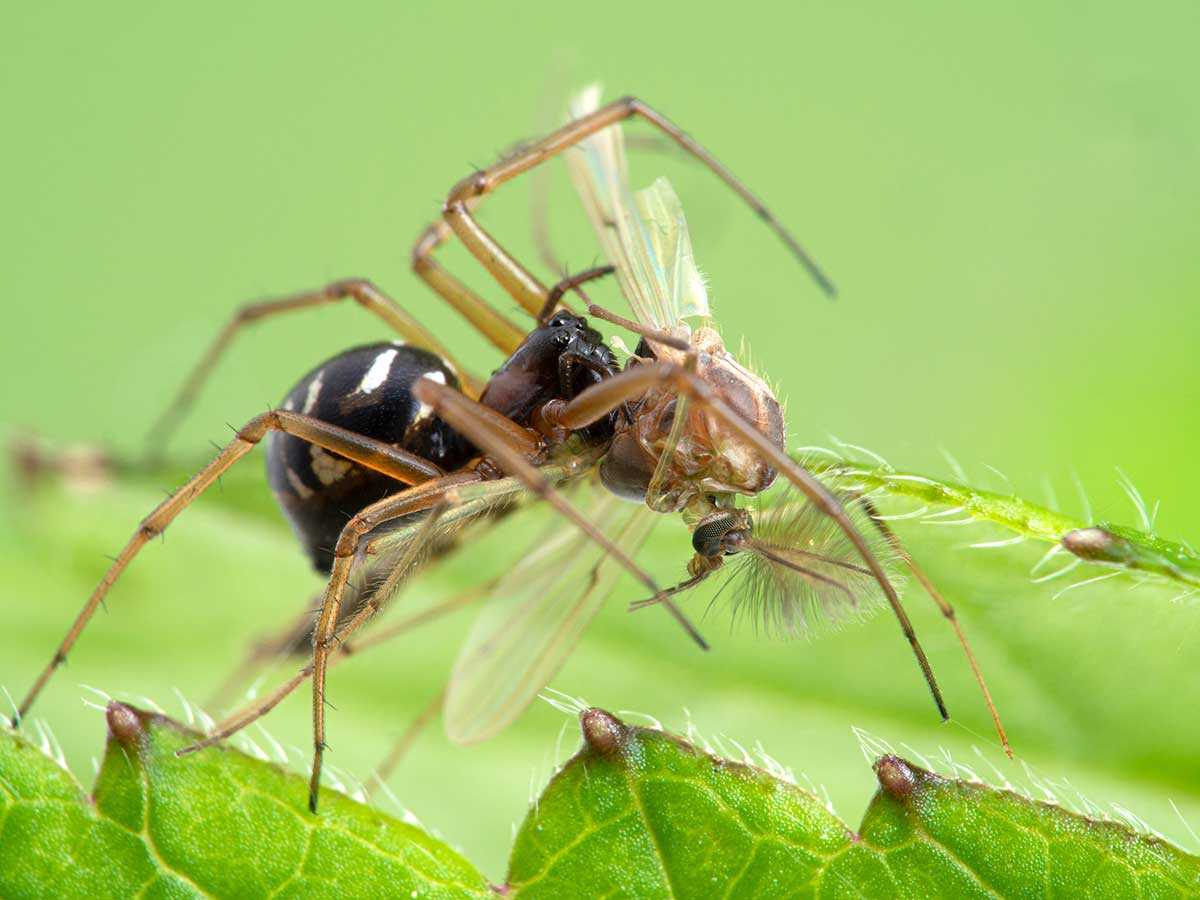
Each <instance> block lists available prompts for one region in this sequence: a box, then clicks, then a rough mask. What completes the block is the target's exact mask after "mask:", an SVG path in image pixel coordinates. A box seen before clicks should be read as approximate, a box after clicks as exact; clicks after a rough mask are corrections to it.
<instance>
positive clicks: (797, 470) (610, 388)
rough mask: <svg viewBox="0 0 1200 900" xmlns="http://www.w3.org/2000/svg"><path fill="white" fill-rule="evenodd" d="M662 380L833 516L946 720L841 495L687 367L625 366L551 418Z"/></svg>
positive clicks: (592, 409)
mask: <svg viewBox="0 0 1200 900" xmlns="http://www.w3.org/2000/svg"><path fill="white" fill-rule="evenodd" d="M663 384H669V385H671V386H673V387H674V388H675V389H676V390H677V391H679V392H680V393H681V394H687V395H690V396H691V398H692V400H693V402H696V403H698V404H700V405H701V406H703V407H704V408H705V410H707V412H708V413H709V414H710V415H712V416H714V417H716V418H717V419H719V420H720V421H721V423H722V424H723V425H725V426H726V427H727V428H729V429H730V430H731V431H734V432H736V433H737V434H738V436H739V437H741V438H742V439H743V440H745V441H746V443H747V444H750V445H751V446H753V447H754V448H755V449H756V450H757V451H758V452H759V453H760V454H761V455H762V457H763V458H764V459H766V460H767V461H769V462H770V463H771V465H772V466H774V468H775V469H776V470H777V471H779V472H780V473H781V474H782V475H783V476H784V477H785V478H786V479H787V480H788V481H790V482H791V483H792V484H793V485H794V486H795V487H797V488H798V489H799V490H800V491H801V493H803V494H804V495H805V496H806V497H807V498H808V499H809V501H810V502H811V503H812V504H813V506H814V507H816V508H817V509H819V510H820V511H821V512H823V513H824V514H825V515H827V516H829V518H831V519H832V520H833V521H834V523H835V524H836V525H837V526H838V528H839V529H841V531H842V532H843V533H844V534H845V535H846V537H847V539H848V540H849V541H850V543H851V544H853V545H854V548H855V549H856V550H857V551H858V554H859V556H861V557H862V560H863V562H864V563H866V566H867V568H868V569H870V570H871V574H872V576H874V578H875V580H876V581H877V582H878V583H879V586H880V588H882V589H883V592H884V594H885V595H886V596H887V598H888V602H889V603H890V604H891V607H892V612H893V613H895V615H896V619H897V621H898V622H899V623H900V628H901V630H902V631H903V632H904V636H905V638H906V639H907V640H908V643H909V646H910V647H911V648H912V651H913V655H914V656H915V657H916V659H917V663H918V665H919V666H920V668H921V674H922V675H923V676H924V678H925V683H926V684H927V685H928V686H929V692H930V693H931V694H932V695H933V700H934V703H935V704H936V705H937V708H938V713H939V714H940V715H941V717H942V720H943V721H948V720H949V718H950V714H949V713H948V712H947V710H946V703H945V701H944V700H943V699H942V692H941V689H940V688H939V687H938V683H937V679H936V678H935V677H934V675H933V669H932V667H931V666H930V665H929V660H928V658H927V657H926V656H925V651H924V650H923V649H922V648H921V644H920V642H919V641H918V640H917V636H916V632H915V631H914V630H913V627H912V622H911V621H909V618H908V614H907V613H906V612H905V611H904V606H903V605H902V604H901V602H900V595H899V594H897V593H896V588H895V586H894V585H892V583H891V581H890V579H888V577H887V573H886V572H884V570H883V567H882V565H880V563H879V560H878V559H877V558H876V557H875V554H874V553H873V552H872V551H871V548H870V546H869V545H868V544H867V542H866V540H865V539H864V538H863V536H862V534H860V533H859V531H858V529H857V528H856V527H855V525H854V522H853V521H852V520H851V519H850V516H849V515H848V514H847V513H846V510H845V509H844V508H843V507H842V505H841V503H840V502H838V499H837V498H836V497H835V496H834V495H833V494H832V493H830V491H829V489H828V488H826V487H825V485H824V484H822V483H821V482H820V481H819V480H818V479H817V478H816V477H815V476H814V475H813V474H812V473H811V472H809V471H808V470H807V469H805V468H804V467H803V466H801V465H800V464H799V463H797V462H796V461H795V460H793V459H792V458H791V457H790V456H788V455H787V454H786V453H785V452H784V451H783V450H781V449H780V448H779V447H777V446H775V445H774V444H773V443H771V441H769V440H768V439H767V438H766V437H764V436H763V435H762V434H760V433H759V432H758V431H757V430H756V429H754V428H753V427H751V426H750V424H749V423H748V422H746V421H745V420H744V419H742V417H741V416H739V415H738V414H737V413H736V412H735V411H734V410H733V409H732V408H731V407H730V406H729V405H728V404H727V403H726V402H725V401H724V400H722V399H721V397H720V396H718V394H717V393H716V391H715V390H714V389H713V388H712V387H711V386H710V385H708V384H707V383H705V382H704V381H703V380H702V379H700V378H699V377H698V376H697V375H695V374H694V373H693V372H690V371H689V370H688V369H687V368H686V367H684V366H681V365H677V364H675V363H670V362H655V363H647V364H644V365H639V366H634V367H632V368H628V369H626V370H625V371H624V372H621V373H620V374H618V375H614V376H613V377H612V378H606V379H605V380H603V381H600V382H598V383H596V384H594V385H592V386H591V387H589V388H587V389H586V390H584V391H583V392H582V393H580V394H579V396H577V397H576V398H575V399H574V400H572V401H570V402H569V403H567V404H565V405H563V406H562V407H559V408H557V409H554V410H552V411H550V412H549V414H548V418H549V419H550V420H551V421H552V422H553V423H554V424H556V425H560V426H562V427H563V428H567V429H570V430H575V429H577V428H582V427H584V426H585V425H588V424H590V423H592V422H594V421H596V420H597V419H599V418H600V417H601V416H604V415H606V414H608V413H609V412H611V411H612V410H613V409H616V408H617V407H618V406H620V405H621V404H622V403H625V402H628V401H629V400H631V399H633V398H636V397H640V396H642V395H643V394H645V393H646V392H647V391H649V390H650V389H652V388H655V387H661V386H662V385H663Z"/></svg>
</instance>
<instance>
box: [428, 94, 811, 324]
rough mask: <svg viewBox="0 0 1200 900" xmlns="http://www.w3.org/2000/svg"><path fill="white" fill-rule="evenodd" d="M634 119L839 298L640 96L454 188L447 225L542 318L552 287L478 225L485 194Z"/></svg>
mask: <svg viewBox="0 0 1200 900" xmlns="http://www.w3.org/2000/svg"><path fill="white" fill-rule="evenodd" d="M634 116H637V117H640V118H642V119H645V120H646V121H647V122H649V123H650V124H651V125H653V126H654V127H655V128H658V129H659V130H660V131H662V132H663V133H665V134H666V135H667V136H668V137H670V138H671V139H672V140H673V141H675V143H677V144H678V145H679V146H680V147H682V148H683V149H684V150H685V151H687V152H688V153H689V154H691V155H692V156H694V157H695V158H697V159H698V160H699V161H700V162H702V163H703V164H704V165H705V166H707V167H708V168H709V169H710V170H711V171H712V172H713V173H714V174H715V175H716V176H717V177H718V178H720V179H721V180H722V181H723V182H725V184H726V185H728V186H729V187H730V188H731V189H732V190H733V191H734V192H735V193H736V194H737V195H738V196H739V197H741V198H742V200H744V201H745V202H746V203H747V204H748V205H749V206H750V208H751V209H753V210H754V212H755V213H757V215H758V216H759V218H761V219H762V220H763V221H764V222H766V223H767V225H768V226H769V227H770V228H771V229H772V230H773V231H774V232H775V233H776V235H778V237H779V238H780V239H781V240H782V241H783V242H784V243H785V244H786V245H787V247H788V249H790V250H791V251H792V253H793V254H794V255H795V256H796V258H797V259H798V260H799V261H800V262H801V263H802V264H803V265H804V266H805V268H806V269H808V271H809V273H810V274H811V275H812V277H813V278H814V279H815V280H816V281H817V283H818V284H820V286H821V287H822V289H823V290H825V291H826V292H827V293H829V294H831V295H832V294H833V293H834V289H833V285H832V283H831V282H830V281H829V279H828V278H827V277H826V276H825V274H824V273H823V272H822V271H821V270H820V268H818V267H817V265H816V263H815V262H814V261H813V259H812V258H811V257H810V256H809V255H808V253H807V252H806V251H805V250H804V248H803V247H802V246H801V245H800V243H799V242H798V241H797V240H796V239H795V238H794V237H793V236H792V235H791V233H790V232H788V231H787V230H786V229H785V228H784V227H783V225H782V224H781V223H780V222H779V220H778V219H776V218H775V215H774V214H773V213H772V212H771V211H770V210H769V209H768V208H767V207H766V205H765V204H764V203H763V202H762V201H761V200H760V199H759V198H758V196H757V195H755V194H754V193H753V192H752V191H751V190H750V189H749V188H747V187H746V186H745V185H744V184H743V183H742V182H741V181H740V180H739V179H738V178H737V177H736V176H734V174H733V173H732V172H731V171H730V170H729V169H727V168H725V166H723V165H722V164H721V163H720V162H719V161H718V160H717V159H716V157H714V156H713V155H712V154H711V153H709V152H708V151H707V150H705V149H704V147H703V146H701V145H700V144H699V143H697V142H696V141H694V140H693V139H692V138H690V137H688V135H687V134H686V133H685V132H684V131H682V130H681V129H680V128H678V127H677V126H676V125H674V124H673V123H672V122H671V121H670V120H669V119H667V118H666V117H665V116H663V115H662V114H661V113H659V112H657V111H656V110H654V109H653V108H651V107H650V106H647V105H646V104H645V103H643V102H642V101H641V100H638V99H637V98H636V97H623V98H621V99H620V100H616V101H614V102H612V103H609V104H608V105H607V106H602V107H601V108H600V109H597V110H595V111H594V112H591V113H588V114H587V115H585V116H581V117H579V118H578V119H574V120H572V121H570V122H568V123H567V124H566V125H564V126H562V127H561V128H559V129H558V130H556V131H554V132H551V133H550V134H549V135H547V136H546V137H544V138H542V139H541V140H540V141H536V142H534V143H532V144H529V145H528V146H525V147H522V148H521V149H520V150H518V151H517V152H515V153H513V154H512V155H510V156H508V157H506V158H505V159H502V160H500V161H499V162H497V163H496V164H495V165H492V166H490V167H488V168H487V169H484V170H483V171H480V172H476V173H474V174H473V175H469V176H467V177H466V178H464V179H462V180H461V181H460V182H458V184H456V185H455V186H454V187H452V188H451V189H450V193H449V194H448V195H447V197H446V203H445V205H444V206H443V208H442V217H443V220H444V223H445V224H447V225H449V227H450V229H452V230H453V231H454V233H455V234H457V235H458V236H459V238H460V239H461V240H462V242H463V243H464V244H465V245H466V247H467V249H468V250H470V251H471V253H472V254H473V255H474V256H475V258H476V259H478V260H479V261H480V263H482V264H483V266H484V267H485V268H486V269H487V270H488V271H489V272H491V273H492V276H493V277H494V278H495V279H496V280H497V281H498V282H499V283H500V285H501V287H503V288H504V289H505V290H506V291H507V292H508V294H509V295H510V296H511V297H512V298H513V299H514V300H516V301H517V302H518V303H519V304H520V305H521V306H522V307H523V308H524V309H525V310H526V311H527V312H528V313H529V314H530V315H534V316H536V315H537V314H538V313H539V312H540V311H541V309H542V307H543V305H544V304H545V302H546V297H547V289H546V286H545V285H543V284H542V283H541V282H540V281H539V280H538V279H537V278H536V277H535V276H534V275H533V274H531V273H530V272H529V271H528V270H527V269H525V267H524V266H522V265H521V264H520V263H519V262H517V260H516V259H514V258H513V257H512V256H511V255H510V254H509V253H508V251H507V250H505V249H504V248H503V247H502V246H501V245H500V244H499V243H498V242H497V241H496V240H495V238H493V237H492V236H491V235H490V234H489V233H488V232H487V231H486V230H485V229H484V228H483V226H481V225H480V224H479V222H478V221H476V219H475V217H474V215H473V211H474V209H475V207H477V206H478V204H479V203H480V202H481V201H482V199H483V197H484V196H485V195H487V194H489V193H491V192H492V191H494V190H495V189H496V188H498V187H499V186H500V185H502V184H504V182H506V181H508V180H510V179H512V178H515V177H516V176H517V175H520V174H521V173H522V172H525V171H528V170H529V169H531V168H533V167H534V166H536V165H538V164H539V163H542V162H544V161H546V160H547V159H550V158H551V157H554V156H557V155H558V154H560V153H562V152H563V151H564V150H566V149H567V148H568V147H572V146H574V145H575V144H578V143H579V142H580V141H583V140H586V139H587V138H588V137H590V136H591V135H593V134H595V133H596V132H598V131H601V130H602V129H605V128H608V127H609V126H611V125H616V124H618V123H620V122H622V121H624V120H625V119H629V118H632V117H634ZM434 228H436V226H434ZM432 231H433V228H431V230H430V232H427V234H430V233H431V232H432ZM447 237H448V235H447V234H445V232H444V231H442V232H439V233H438V234H437V237H436V239H435V240H432V241H430V242H429V243H428V245H427V247H426V248H425V249H424V259H425V263H426V264H431V263H432V260H431V259H429V255H430V254H431V253H432V252H433V250H434V249H435V248H436V247H437V245H438V244H440V243H442V242H444V241H445V240H446V238H447ZM415 258H416V254H415V253H414V262H415ZM426 280H428V279H426ZM435 289H436V288H435ZM439 292H440V291H439ZM452 302H453V301H452Z"/></svg>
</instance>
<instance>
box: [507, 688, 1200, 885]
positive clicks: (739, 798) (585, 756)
mask: <svg viewBox="0 0 1200 900" xmlns="http://www.w3.org/2000/svg"><path fill="white" fill-rule="evenodd" d="M581 722H582V725H583V734H584V746H583V748H582V749H581V750H580V752H579V753H578V754H577V755H576V756H575V757H573V758H572V759H571V760H570V762H568V763H567V764H566V766H564V768H563V769H562V770H561V771H560V772H559V773H558V775H557V776H556V777H555V778H554V779H553V781H551V783H550V785H549V787H548V788H547V789H546V791H545V793H544V794H543V795H542V797H541V798H540V800H539V801H538V802H537V804H536V805H535V806H534V808H533V809H532V810H531V812H530V814H529V816H528V818H527V819H526V820H525V823H524V825H523V826H522V828H521V830H520V832H519V834H518V835H517V840H516V844H515V846H514V849H513V855H512V861H511V865H510V870H509V887H510V890H512V891H513V893H514V896H515V897H517V898H520V900H536V898H555V900H569V898H574V897H579V898H585V897H586V898H591V897H601V896H603V897H615V896H620V897H639V898H652V897H680V898H683V897H724V898H739V900H740V898H751V897H760V898H783V897H796V898H799V897H822V898H826V897H872V898H887V897H897V898H900V897H923V898H932V897H946V898H950V897H955V898H957V897H1003V898H1008V897H1079V896H1091V897H1106V898H1124V897H1128V898H1148V897H1190V896H1197V895H1200V859H1198V858H1196V857H1194V856H1189V855H1188V854H1186V853H1184V852H1183V851H1181V850H1179V849H1178V848H1176V847H1174V846H1173V845H1171V844H1169V843H1167V842H1166V841H1163V840H1161V839H1158V838H1154V837H1147V836H1144V835H1140V834H1137V833H1135V832H1133V831H1131V830H1130V829H1128V828H1127V827H1125V826H1124V825H1121V824H1117V823H1114V822H1102V821H1096V820H1093V819H1088V818H1085V817H1084V816H1080V815H1077V814H1075V813H1072V812H1068V811H1066V810H1064V809H1062V808H1061V807H1057V806H1052V805H1049V804H1045V803H1036V802H1034V801H1032V800H1029V799H1028V798H1026V797H1024V796H1022V795H1019V794H1015V793H1012V792H1010V791H999V790H995V789H992V788H989V787H986V786H984V785H982V784H978V783H974V782H964V781H958V780H952V779H947V778H943V777H941V776H939V775H936V774H934V773H932V772H928V771H925V770H923V769H920V768H918V767H916V766H914V765H912V764H910V763H908V762H906V761H905V760H903V759H900V758H899V757H896V756H890V755H889V756H883V757H880V758H879V759H878V760H877V761H876V763H875V773H876V776H877V779H878V782H879V789H878V791H877V792H876V794H875V797H874V799H873V800H872V801H871V804H870V807H869V808H868V810H867V814H866V817H865V818H864V820H863V823H862V826H861V828H860V830H859V832H858V833H857V834H856V833H854V832H853V831H851V829H850V828H849V827H848V826H846V825H845V824H844V823H842V822H841V821H840V820H838V818H837V817H836V816H835V815H834V814H833V813H832V812H830V811H829V809H827V807H826V805H825V804H824V803H823V802H822V801H821V800H819V799H818V798H817V797H816V796H815V795H813V794H811V793H809V792H808V791H804V790H801V789H800V788H798V787H796V786H795V785H794V784H793V783H791V782H790V781H787V780H783V779H781V778H779V777H776V776H775V775H773V774H771V773H770V772H768V771H766V770H764V769H760V768H756V767H754V766H751V765H748V764H745V763H739V762H730V761H728V760H723V759H718V758H716V757H713V756H710V755H708V754H706V753H704V752H702V751H700V750H699V749H697V748H696V747H694V746H692V745H691V744H688V743H686V742H685V741H683V740H680V739H679V738H676V737H673V736H671V735H668V734H665V733H663V732H661V731H658V730H651V729H645V728H637V727H632V726H629V725H626V724H624V723H623V722H620V721H619V720H617V719H616V718H614V717H613V716H611V715H610V714H608V713H606V712H603V711H602V710H598V709H590V710H587V711H585V712H584V713H582V715H581Z"/></svg>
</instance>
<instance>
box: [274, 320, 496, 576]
mask: <svg viewBox="0 0 1200 900" xmlns="http://www.w3.org/2000/svg"><path fill="white" fill-rule="evenodd" d="M426 376H428V377H431V378H434V379H435V380H438V381H442V382H443V383H444V384H446V385H449V386H450V387H453V388H458V386H459V385H458V379H457V378H455V376H454V373H453V372H452V371H451V370H450V368H449V366H447V365H446V363H445V362H444V361H443V360H442V359H441V358H440V357H439V356H437V355H436V354H434V353H430V352H429V351H427V350H422V349H421V348H419V347H412V346H408V345H405V344H397V343H380V344H368V345H366V346H363V347H355V348H353V349H351V350H347V351H345V352H344V353H339V354H338V355H337V356H335V357H333V358H332V359H329V360H327V361H326V362H324V363H322V364H321V365H319V366H317V367H316V368H315V369H313V370H312V371H311V372H309V373H308V374H307V375H306V376H304V378H302V379H301V380H300V382H299V383H298V384H297V385H296V386H295V387H294V388H292V390H291V391H290V392H288V395H287V396H286V397H285V398H284V401H283V404H282V406H283V408H284V409H288V410H292V411H294V412H300V413H304V414H305V415H309V416H312V417H313V418H315V419H320V420H321V421H322V422H328V423H329V424H331V425H337V426H339V427H341V428H345V429H348V430H350V431H353V432H355V433H356V434H361V435H364V436H366V437H370V438H374V439H376V440H379V441H384V442H386V443H388V444H392V445H393V446H396V447H400V448H402V449H404V450H407V451H409V452H410V453H414V454H416V455H417V456H421V457H423V458H425V459H427V460H429V461H430V462H433V463H435V464H436V465H438V466H440V467H441V468H443V469H446V470H453V469H457V468H459V467H461V466H462V465H463V464H465V463H466V462H467V461H468V460H469V459H470V458H471V457H472V456H473V455H474V453H475V451H474V448H473V447H472V446H471V445H470V444H469V443H468V442H467V441H466V440H465V439H464V438H463V437H462V436H461V435H459V434H458V433H457V432H455V431H454V430H453V429H452V428H450V426H449V425H447V424H446V423H445V422H443V421H442V420H441V419H440V418H438V417H437V416H435V415H433V413H432V410H430V409H429V408H428V407H423V406H422V405H421V404H420V403H418V402H417V400H416V398H414V397H413V395H412V387H413V385H414V384H415V383H416V381H417V380H418V379H419V378H423V377H426ZM266 445H267V447H266V449H267V478H268V480H269V482H270V484H271V490H272V491H273V492H274V494H275V498H276V500H277V501H278V502H279V505H280V508H281V509H282V510H283V513H284V515H285V516H286V517H287V519H288V521H289V522H290V524H291V526H292V529H293V530H294V531H295V532H296V535H297V537H298V538H299V539H300V542H301V544H302V545H303V547H304V549H305V552H306V553H308V555H309V558H310V559H311V560H312V563H313V565H314V566H315V567H316V568H317V570H318V571H319V572H323V573H328V572H329V570H330V567H331V566H332V564H333V548H334V546H335V545H336V544H337V539H338V536H339V535H340V534H341V532H342V528H343V527H345V525H346V522H348V521H349V520H350V518H351V517H352V516H353V515H355V514H356V513H358V512H359V511H360V510H362V509H363V508H364V507H366V506H368V505H370V504H372V503H374V502H375V501H377V500H382V499H383V498H384V497H386V496H388V495H389V494H394V493H396V492H398V491H400V490H403V489H404V485H403V484H402V483H400V482H398V481H396V480H394V479H392V478H389V477H387V476H386V475H382V474H380V473H378V472H375V471H372V470H371V469H368V468H366V467H364V466H360V465H358V464H357V463H354V462H352V461H350V460H348V459H346V458H345V457H344V456H341V455H340V454H337V453H332V452H330V451H327V450H324V449H322V448H321V447H317V446H316V445H314V444H310V443H309V442H308V441H305V440H301V439H300V438H297V437H293V436H292V435H290V434H283V433H280V432H271V433H270V434H269V435H268V436H267V440H266Z"/></svg>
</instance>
